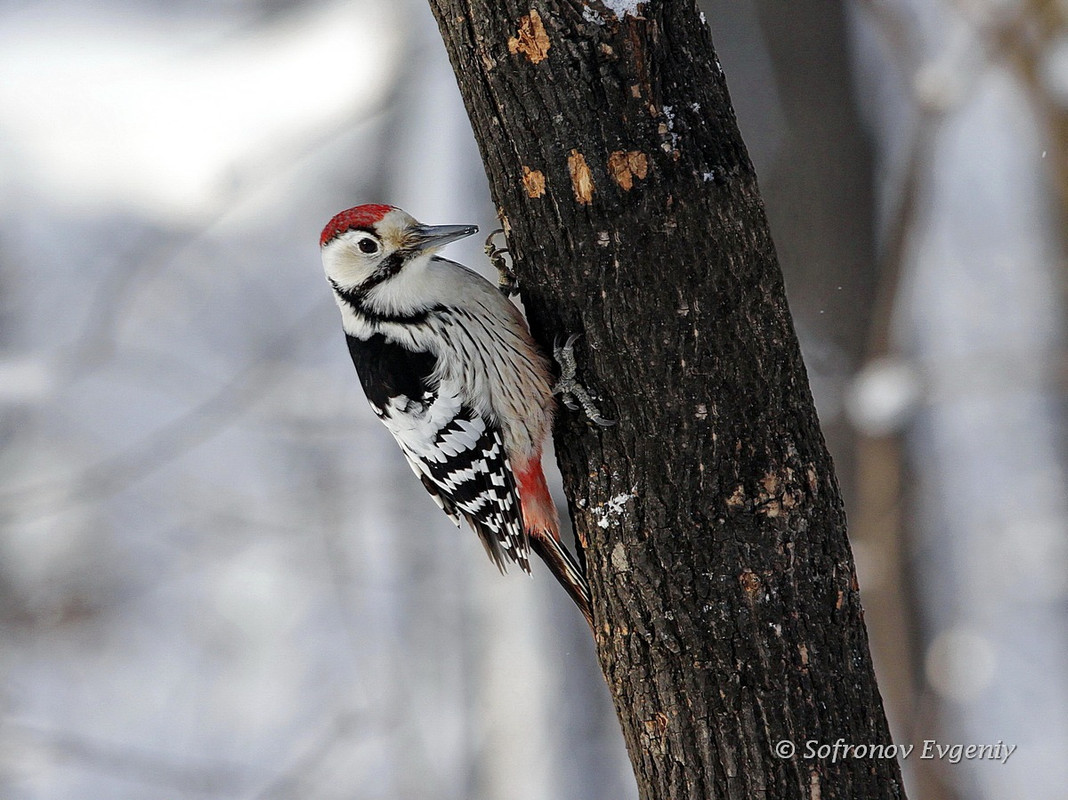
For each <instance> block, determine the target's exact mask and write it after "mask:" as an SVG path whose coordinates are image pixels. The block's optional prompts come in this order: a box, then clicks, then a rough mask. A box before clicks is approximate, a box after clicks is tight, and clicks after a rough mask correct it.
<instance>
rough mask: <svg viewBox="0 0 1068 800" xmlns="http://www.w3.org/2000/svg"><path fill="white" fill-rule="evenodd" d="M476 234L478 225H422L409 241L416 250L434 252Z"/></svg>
mask: <svg viewBox="0 0 1068 800" xmlns="http://www.w3.org/2000/svg"><path fill="white" fill-rule="evenodd" d="M476 233H478V226H477V225H420V226H419V227H418V228H416V229H415V230H414V231H412V233H411V235H410V237H409V241H410V242H411V246H412V247H413V248H415V249H416V250H434V249H437V248H438V247H442V246H444V245H447V244H448V243H449V242H455V241H456V240H457V239H463V238H464V237H466V236H471V235H472V234H476Z"/></svg>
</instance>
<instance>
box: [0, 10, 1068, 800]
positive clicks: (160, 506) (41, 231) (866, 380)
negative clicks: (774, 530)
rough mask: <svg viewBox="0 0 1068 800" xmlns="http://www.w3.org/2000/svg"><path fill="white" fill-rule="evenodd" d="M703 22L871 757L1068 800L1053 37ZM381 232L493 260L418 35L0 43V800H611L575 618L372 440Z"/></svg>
mask: <svg viewBox="0 0 1068 800" xmlns="http://www.w3.org/2000/svg"><path fill="white" fill-rule="evenodd" d="M702 7H703V9H704V11H705V13H706V16H707V19H708V22H709V24H710V25H711V26H712V30H713V36H714V38H715V41H716V44H717V47H718V50H719V55H720V58H721V61H722V63H723V65H724V68H725V70H726V73H727V76H728V81H729V83H730V86H731V90H732V94H733V96H734V100H735V105H736V107H737V111H738V116H739V121H740V124H741V125H742V129H743V135H744V136H745V138H746V141H747V143H748V145H749V147H750V150H751V154H752V156H753V159H754V161H755V163H756V165H757V169H758V173H759V175H760V177H761V184H762V187H763V189H764V192H765V199H766V202H767V205H768V210H769V217H770V219H771V223H772V228H773V233H774V235H775V238H776V242H777V246H778V249H779V252H780V256H781V259H782V262H783V268H784V271H785V272H786V274H787V283H788V287H789V290H790V296H791V304H792V307H793V310H794V313H795V319H796V323H797V327H798V330H799V333H800V335H801V336H802V339H803V345H804V348H805V353H806V358H807V361H808V365H809V370H810V374H811V377H812V382H813V388H814V391H815V392H816V395H817V403H818V405H819V409H820V413H821V418H822V420H823V422H824V425H825V429H826V432H827V436H828V439H829V441H830V443H831V446H832V448H833V450H834V455H835V459H836V462H837V464H838V468H839V473H840V479H841V481H842V483H843V487H844V490H845V492H846V498H847V506H848V511H849V514H850V520H851V537H852V539H853V542H854V547H855V551H856V555H857V560H858V567H859V569H860V572H861V585H862V590H863V593H864V601H865V606H866V608H867V611H868V622H869V626H870V631H871V635H872V639H873V649H874V651H875V655H876V661H877V667H878V670H879V673H880V682H881V686H882V689H883V694H884V697H885V699H886V704H887V709H888V712H889V714H890V716H891V723H892V726H893V728H894V732H895V736H896V737H897V740H898V741H900V742H905V743H914V744H917V745H918V746H919V747H922V742H923V741H924V740H925V739H935V738H937V739H938V740H939V741H940V742H942V743H960V744H971V743H975V744H995V743H996V742H998V741H999V740H1000V741H1003V742H1006V743H1011V744H1016V745H1017V746H1018V749H1017V751H1016V752H1015V754H1014V755H1013V756H1012V758H1011V759H1010V760H1009V762H1008V763H1006V764H997V763H993V764H992V763H976V762H962V763H960V764H956V765H953V764H949V763H947V762H944V761H942V762H939V761H921V760H919V759H918V755H913V756H912V757H910V758H909V759H908V760H906V762H905V763H904V767H905V771H906V776H907V779H908V782H909V789H910V797H911V798H912V799H913V800H942V799H943V798H962V799H963V798H980V799H984V800H985V799H986V798H990V799H991V800H995V799H996V800H1002V799H1004V800H1012V799H1014V798H1019V797H1042V798H1050V799H1052V800H1056V798H1068V788H1066V787H1068V766H1066V764H1068V759H1066V758H1065V754H1066V753H1068V630H1066V614H1065V607H1066V599H1068V546H1066V543H1068V535H1066V533H1068V531H1066V526H1068V481H1066V479H1065V437H1064V417H1065V391H1064V389H1065V374H1066V373H1065V363H1066V359H1065V348H1064V321H1065V319H1064V318H1065V313H1064V303H1065V292H1064V288H1065V287H1064V276H1065V264H1066V261H1065V234H1066V232H1068V203H1066V202H1065V198H1066V197H1068V30H1066V18H1068V6H1066V5H1065V3H1064V2H1060V3H1056V2H1054V3H1050V2H1040V1H1039V0H846V1H845V2H843V3H837V2H831V0H823V1H821V2H814V3H793V4H783V3H781V2H776V0H733V1H732V0H716V1H715V2H711V1H710V2H707V3H703V4H702ZM368 201H384V202H392V203H395V204H397V205H400V206H402V207H404V208H406V209H407V210H409V211H411V212H412V213H413V214H415V215H416V216H417V217H419V218H420V219H422V220H424V221H427V222H430V223H477V224H479V225H481V226H482V227H483V228H484V229H485V230H488V229H490V228H491V227H492V226H493V224H494V220H493V209H492V206H491V204H490V202H489V198H488V193H487V188H486V182H485V178H484V173H483V170H482V167H481V164H480V163H479V161H478V157H477V152H476V149H475V146H474V142H473V140H472V138H471V133H470V128H469V125H468V123H467V120H466V117H465V115H464V112H463V108H462V106H461V104H460V100H459V95H458V92H457V90H456V87H455V82H454V79H453V76H452V73H451V71H450V69H449V66H448V63H447V60H446V58H445V54H444V49H443V47H442V45H441V42H440V40H439V38H438V36H437V32H436V29H435V26H434V23H433V20H432V18H431V15H430V12H429V10H428V8H427V7H426V5H425V4H424V3H423V2H421V0H345V1H344V2H330V1H328V0H307V1H306V2H296V1H295V0H288V1H287V0H227V1H226V2H218V1H216V2H207V1H206V0H166V1H164V0H155V1H154V2H149V1H142V2H140V3H130V2H123V1H122V0H39V1H37V2H32V1H31V0H0V410H2V415H0V443H2V449H0V797H2V798H4V799H5V800H7V798H11V799H12V800H31V799H32V800H37V799H38V798H56V799H57V800H67V799H68V798H69V799H70V800H86V799H87V798H94V799H95V798H108V799H109V800H111V799H114V800H124V799H125V798H138V799H142V798H148V799H151V798H159V800H184V798H227V799H230V798H247V799H248V800H252V798H292V797H301V798H316V799H317V800H318V799H319V798H322V799H323V800H328V799H329V798H358V799H360V800H362V799H363V798H369V799H370V798H382V799H383V800H387V799H388V800H392V799H393V798H397V799H398V800H400V799H401V798H405V799H407V798H430V797H433V798H443V799H444V800H448V799H449V798H455V799H456V800H461V799H463V800H477V799H479V798H484V799H485V800H498V799H501V800H503V798H509V800H527V799H528V798H529V800H545V799H546V798H590V800H600V799H602V798H603V800H625V798H633V797H635V796H636V790H635V788H634V782H633V778H632V777H631V775H630V769H629V764H628V762H627V760H626V756H625V753H624V751H623V743H622V737H621V735H620V733H619V730H618V724H617V723H616V721H615V715H614V712H613V710H612V707H611V702H610V699H609V695H608V692H607V689H606V688H605V687H604V685H603V680H602V678H601V676H600V673H599V670H598V667H597V664H596V660H595V657H594V654H593V648H592V644H591V643H590V642H589V639H588V633H587V632H586V630H585V629H584V623H583V622H582V619H581V617H580V616H579V615H578V614H577V613H576V612H575V610H574V609H573V608H572V607H571V606H570V604H569V601H568V600H567V598H566V596H564V595H563V593H562V592H559V591H558V590H557V589H556V587H555V585H554V584H553V582H552V581H551V579H549V577H548V575H547V574H546V573H545V572H544V571H541V572H538V573H536V579H535V580H534V581H530V580H527V579H524V578H522V577H520V576H518V575H511V576H509V577H508V578H500V577H499V576H498V575H497V574H496V571H495V570H493V569H492V567H491V566H490V565H489V563H488V562H487V561H486V559H485V556H484V555H483V553H482V551H481V548H480V546H479V545H478V544H477V540H476V539H475V537H474V536H471V535H469V534H466V533H457V531H456V530H455V529H454V528H453V527H452V526H451V524H450V523H449V522H448V521H447V520H446V519H445V518H444V516H443V515H441V514H440V512H439V511H438V510H437V508H436V507H435V506H434V505H433V503H431V502H430V500H429V499H428V498H427V497H426V496H425V493H424V492H423V490H422V488H421V487H420V486H419V485H418V484H417V483H416V482H415V481H414V480H413V479H412V476H411V473H410V471H409V470H408V468H407V466H406V465H405V464H404V462H403V459H402V457H401V455H400V453H399V451H397V449H396V447H395V446H394V445H393V443H392V441H391V440H390V439H389V436H388V434H387V432H386V431H385V429H384V428H382V427H381V425H380V424H379V423H378V422H377V420H375V419H374V417H373V415H371V414H370V413H369V412H368V409H367V407H366V404H365V401H364V400H363V397H362V394H361V391H360V388H359V384H358V382H357V380H356V378H355V376H354V375H353V373H352V368H351V364H350V363H349V360H348V355H347V352H346V350H345V347H344V343H343V339H342V336H341V332H340V327H339V320H338V315H337V310H336V308H335V307H334V306H333V303H332V301H331V299H330V297H329V293H328V291H327V288H326V286H325V283H324V282H323V279H322V275H321V269H320V266H319V258H318V248H317V237H318V232H319V230H320V229H321V227H322V225H323V224H324V222H325V221H326V220H327V219H328V218H329V217H330V216H332V215H333V214H334V213H335V212H336V211H338V210H340V209H342V208H345V207H348V206H351V205H354V204H356V203H359V202H368ZM450 254H451V255H452V256H453V257H454V258H457V259H459V260H461V261H465V262H467V263H469V264H472V265H476V266H481V265H483V261H482V257H481V253H480V248H479V243H478V242H477V241H469V242H460V243H457V244H456V245H453V246H452V247H451V248H450ZM487 272H490V271H489V270H487Z"/></svg>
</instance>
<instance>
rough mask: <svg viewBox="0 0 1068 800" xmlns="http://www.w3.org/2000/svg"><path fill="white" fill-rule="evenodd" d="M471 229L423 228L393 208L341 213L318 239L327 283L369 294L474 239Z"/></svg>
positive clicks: (473, 228)
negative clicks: (444, 249) (457, 243)
mask: <svg viewBox="0 0 1068 800" xmlns="http://www.w3.org/2000/svg"><path fill="white" fill-rule="evenodd" d="M477 232H478V228H477V227H476V226H474V225H423V224H422V223H420V222H418V221H416V220H415V219H414V218H413V217H412V216H411V215H410V214H407V213H406V212H404V211H402V210H401V209H399V208H396V207H394V206H386V205H377V204H371V205H362V206H356V207H354V208H350V209H348V210H346V211H342V212H341V213H340V214H337V215H335V216H334V218H333V219H331V220H330V222H328V223H327V224H326V227H325V228H323V233H322V235H321V236H320V237H319V245H320V247H321V248H322V255H323V268H324V269H325V271H326V277H327V278H329V279H330V282H331V283H332V284H333V285H334V287H335V288H336V289H340V290H342V291H352V290H357V291H368V290H369V289H371V288H373V287H375V286H377V285H379V284H381V283H383V282H385V281H387V280H389V279H390V278H393V277H394V276H396V275H399V274H400V273H401V271H402V270H412V269H418V268H419V267H421V266H423V265H425V264H426V262H427V261H428V260H429V259H430V256H432V255H433V254H434V252H435V251H437V250H438V248H440V247H442V246H443V245H446V244H448V243H449V242H453V241H456V240H457V239H462V238H463V237H465V236H470V235H471V234H473V233H477Z"/></svg>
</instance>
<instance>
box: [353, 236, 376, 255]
mask: <svg viewBox="0 0 1068 800" xmlns="http://www.w3.org/2000/svg"><path fill="white" fill-rule="evenodd" d="M357 246H358V247H359V248H360V252H361V253H368V254H370V253H377V252H378V242H376V241H375V240H374V239H360V243H359V245H357Z"/></svg>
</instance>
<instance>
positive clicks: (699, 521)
mask: <svg viewBox="0 0 1068 800" xmlns="http://www.w3.org/2000/svg"><path fill="white" fill-rule="evenodd" d="M430 4H431V6H432V8H433V9H434V12H435V14H436V15H437V18H438V22H439V25H440V27H441V30H442V33H443V36H444V39H445V43H446V47H447V48H448V51H449V55H450V58H451V59H452V63H453V67H454V68H455V70H456V73H457V76H458V80H459V83H460V88H461V92H462V94H463V97H464V101H465V103H466V106H467V110H468V113H469V115H470V117H471V121H472V125H473V127H474V131H475V135H476V138H477V140H478V143H479V146H480V148H481V152H482V156H483V160H484V162H485V165H486V171H487V174H488V176H489V180H490V186H491V190H492V194H493V197H494V200H495V202H496V203H497V205H498V208H499V210H500V212H501V215H502V218H503V219H504V220H505V221H506V224H507V226H508V228H509V244H510V246H511V248H512V253H513V255H514V257H515V263H516V270H517V273H518V275H519V278H520V282H521V285H522V287H523V299H524V303H525V306H526V309H527V311H528V316H529V317H530V320H531V326H532V328H533V330H534V334H535V336H536V337H538V338H539V339H540V340H541V341H542V342H543V343H546V344H548V343H551V342H552V339H553V338H554V337H563V336H565V335H567V334H568V333H582V334H583V339H582V340H581V341H580V347H579V348H578V356H579V360H580V370H581V373H582V377H583V378H584V379H585V381H586V383H587V385H588V386H590V388H591V389H594V390H595V391H596V392H597V393H599V394H600V396H601V397H602V398H603V403H602V410H603V411H604V412H605V414H606V415H608V416H611V417H614V418H616V419H618V420H619V423H618V424H617V425H616V426H615V427H612V428H607V429H595V428H592V427H590V426H589V425H588V424H587V423H586V422H585V421H584V420H583V419H582V418H581V415H578V414H572V413H567V412H564V413H562V414H561V415H560V419H559V421H558V424H557V429H556V432H555V434H556V439H555V441H556V447H557V455H558V458H559V461H560V466H561V470H562V472H563V475H564V482H565V488H566V491H567V496H568V498H569V506H570V511H571V517H572V520H573V522H574V525H575V530H576V532H577V535H578V537H579V538H580V539H581V540H582V541H583V542H584V543H585V555H586V559H587V565H588V571H589V576H590V582H591V585H592V588H593V594H594V613H595V616H596V621H597V625H596V640H597V649H598V653H599V657H600V660H601V665H602V668H603V670H604V674H605V677H606V679H607V681H608V683H609V686H610V688H611V690H612V693H613V697H614V699H615V704H616V709H617V711H618V714H619V718H620V721H621V723H622V726H623V731H624V736H625V738H626V741H627V745H628V748H629V751H630V756H631V760H632V761H633V763H634V768H635V774H636V776H637V780H638V786H639V792H640V795H641V797H642V798H646V800H653V798H656V799H657V800H668V799H669V798H670V799H674V798H737V799H738V800H742V799H743V798H744V800H751V798H761V797H768V798H813V799H815V798H823V800H828V798H849V800H856V799H857V798H901V797H904V792H903V790H902V788H901V780H900V773H899V770H898V765H897V763H896V761H894V760H893V759H886V758H870V757H866V758H853V757H847V758H844V759H840V760H837V761H833V760H832V759H831V758H829V757H827V758H805V757H804V756H805V749H806V745H805V743H806V742H808V741H810V740H814V741H816V742H818V743H828V744H833V743H834V742H836V741H837V740H839V739H841V740H844V742H845V743H848V744H853V745H861V744H863V745H887V744H889V743H890V737H889V733H888V731H887V727H886V721H885V717H884V714H883V709H882V702H881V700H880V697H879V691H878V688H877V686H876V682H875V676H874V672H873V670H872V664H871V658H870V655H869V652H868V642H867V636H866V633H865V629H864V621H863V613H862V611H861V606H860V600H859V596H858V589H857V583H856V577H855V573H854V569H853V561H852V556H851V554H850V550H849V545H848V542H847V540H846V529H845V517H844V513H843V510H842V504H841V500H840V496H839V491H838V486H837V483H836V480H835V477H834V471H833V467H832V464H831V460H830V457H829V455H828V453H827V450H826V447H825V445H824V441H823V437H822V435H821V433H820V429H819V425H818V421H817V419H816V413H815V410H814V408H813V405H812V399H811V396H810V393H809V389H808V382H807V378H806V375H805V369H804V365H803V363H802V360H801V355H800V351H799V348H798V345H797V340H796V337H795V335H794V331H793V328H792V325H791V321H790V316H789V312H788V309H787V305H786V299H785V295H784V292H783V283H782V276H781V273H780V271H779V267H778V265H777V263H776V258H775V251H774V248H773V246H772V243H771V238H770V235H769V233H768V228H767V222H766V219H765V215H764V209H763V205H762V203H761V200H760V196H759V193H758V190H757V183H756V176H755V175H754V172H753V168H752V165H751V163H750V161H749V157H748V155H747V153H746V150H745V146H744V144H743V143H742V141H741V138H740V136H739V133H738V129H737V125H736V124H735V119H734V113H733V111H732V109H731V104H730V99H729V97H728V95H727V89H726V84H725V82H724V76H723V73H722V71H721V70H720V68H719V65H718V62H717V60H716V56H715V53H714V51H713V48H712V40H711V36H710V33H709V30H708V27H707V26H706V25H705V24H704V23H703V22H702V20H701V19H700V17H699V15H698V11H697V9H696V7H695V5H694V3H693V2H692V0H656V1H655V2H649V3H645V4H642V5H641V6H640V7H639V8H638V14H636V15H632V14H627V15H626V16H624V17H623V18H622V19H619V18H617V17H616V15H615V14H614V13H613V12H612V11H611V10H609V9H608V8H606V7H604V6H603V5H601V3H599V2H596V0H590V1H589V2H585V3H583V2H578V1H577V0H576V1H575V2H565V1H564V0H535V2H532V3H531V4H529V5H528V4H523V5H520V4H517V3H516V2H514V1H513V0H494V2H490V1H489V0H430ZM614 5H620V4H619V3H616V4H614ZM783 740H787V741H790V742H793V743H794V744H795V745H796V746H797V753H796V755H794V756H793V757H786V758H783V757H780V755H778V754H777V753H776V744H777V743H779V742H780V741H783Z"/></svg>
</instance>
